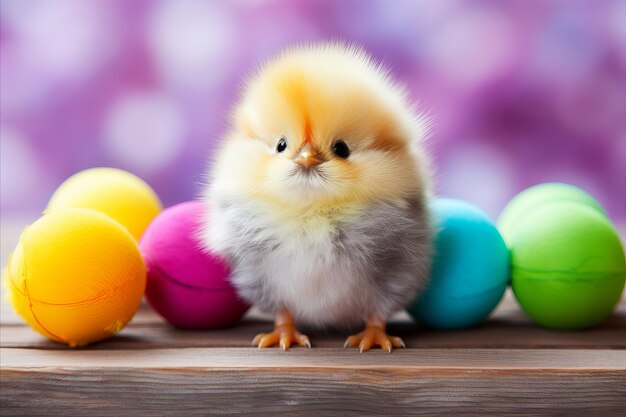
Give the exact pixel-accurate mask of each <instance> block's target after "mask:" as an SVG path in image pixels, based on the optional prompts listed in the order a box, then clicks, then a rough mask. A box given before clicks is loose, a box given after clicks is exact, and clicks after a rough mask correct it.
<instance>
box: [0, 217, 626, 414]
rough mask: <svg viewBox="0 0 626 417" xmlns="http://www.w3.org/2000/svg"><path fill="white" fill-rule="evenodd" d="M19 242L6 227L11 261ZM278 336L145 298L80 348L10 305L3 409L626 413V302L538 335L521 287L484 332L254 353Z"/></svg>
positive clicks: (396, 325) (0, 364)
mask: <svg viewBox="0 0 626 417" xmlns="http://www.w3.org/2000/svg"><path fill="white" fill-rule="evenodd" d="M14 229H15V230H18V228H14ZM8 240H11V239H10V238H7V237H6V235H5V229H3V236H2V243H3V248H2V258H3V259H5V258H6V254H5V251H6V241H8ZM3 298H4V297H3ZM269 329H271V317H268V316H267V315H263V314H261V313H259V312H258V311H256V310H254V309H253V310H251V311H250V312H249V313H248V314H247V315H246V317H245V318H244V319H243V320H242V321H241V322H240V323H239V324H238V325H236V326H234V327H231V328H228V329H220V330H211V331H184V330H179V329H176V328H173V327H171V326H169V325H168V324H167V323H165V322H164V321H163V319H161V318H160V317H159V316H158V315H156V314H155V313H154V312H153V311H152V310H151V309H150V308H149V307H148V306H147V305H145V304H144V305H143V306H142V307H141V309H140V310H139V311H138V313H137V315H136V316H135V318H134V319H133V321H132V322H131V323H130V324H129V325H128V326H127V327H126V328H125V329H124V330H123V331H122V332H120V333H119V334H118V335H116V336H115V337H113V338H111V339H109V340H106V341H103V342H100V343H96V344H94V345H92V346H89V347H87V348H83V349H70V348H68V347H66V346H64V345H62V344H58V343H55V342H52V341H50V340H48V339H46V338H44V337H42V336H40V335H39V334H37V333H35V332H34V331H33V330H31V329H30V328H29V327H28V326H26V325H24V323H23V322H22V320H21V319H20V318H19V317H17V316H16V315H15V313H14V312H13V311H12V309H11V307H10V306H8V305H7V303H6V302H5V301H4V299H3V300H2V302H1V303H0V414H2V415H3V416H4V415H23V416H51V415H77V416H78V415H81V416H82V415H88V416H97V415H115V416H134V415H222V414H229V413H237V412H239V413H245V414H251V415H252V414H256V415H268V414H269V415H272V414H276V413H278V412H287V413H291V414H298V415H314V416H322V415H366V414H388V415H435V414H446V413H449V414H454V415H503V414H511V415H555V414H559V415H568V416H569V415H581V416H589V415H601V416H612V415H621V416H626V401H625V400H624V399H625V398H626V300H625V299H622V302H621V303H620V305H619V307H618V309H617V310H616V312H615V313H614V314H613V315H612V316H611V317H610V318H609V320H607V321H606V322H605V323H603V324H602V325H601V326H599V327H597V328H594V329H590V330H586V331H576V332H560V331H552V330H546V329H542V328H540V327H538V326H537V325H535V324H534V323H533V322H532V321H531V320H530V319H529V318H528V317H527V316H526V315H525V314H524V313H523V312H522V311H521V310H520V309H519V307H518V306H517V304H516V303H515V301H514V299H513V297H512V296H511V294H510V293H507V295H506V296H505V298H504V300H503V301H502V302H501V304H500V305H499V306H498V308H497V309H496V311H495V312H494V313H493V314H492V316H491V317H490V318H489V320H488V321H487V322H486V323H484V324H483V325H481V326H478V327H476V328H474V329H468V330H462V331H435V330H431V329H425V328H420V327H419V326H418V325H416V324H415V323H413V322H412V320H411V319H410V318H409V317H408V315H407V314H406V313H404V314H400V315H398V316H396V317H394V319H393V320H392V322H391V323H390V324H389V332H390V333H392V334H397V335H400V336H402V337H403V338H404V340H405V342H406V344H407V348H406V349H399V350H395V351H394V352H393V353H392V354H387V353H385V352H382V351H380V350H373V351H370V352H366V353H363V354H359V352H358V350H356V349H343V348H342V345H343V340H344V338H345V337H346V333H345V332H344V333H342V332H336V331H329V332H320V331H309V332H308V334H309V336H310V337H311V341H312V343H313V348H312V349H307V348H294V349H291V350H289V351H287V352H283V351H281V350H279V349H277V348H271V349H265V350H259V349H256V348H253V347H250V341H251V339H252V337H253V336H254V335H255V334H256V333H258V332H261V331H267V330H269Z"/></svg>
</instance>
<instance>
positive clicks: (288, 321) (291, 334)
mask: <svg viewBox="0 0 626 417" xmlns="http://www.w3.org/2000/svg"><path fill="white" fill-rule="evenodd" d="M293 343H297V344H298V345H299V346H306V347H311V342H310V341H309V338H308V336H306V335H304V334H302V333H300V332H299V331H297V330H296V327H295V326H294V324H293V318H292V317H291V314H289V312H288V311H287V310H281V311H280V312H278V314H276V321H275V322H274V330H273V331H272V332H271V333H259V334H257V335H256V336H255V338H254V339H253V340H252V345H253V346H258V347H259V349H260V348H264V347H270V346H275V345H279V346H280V347H281V348H282V349H283V350H287V349H289V347H290V346H291V345H292V344H293Z"/></svg>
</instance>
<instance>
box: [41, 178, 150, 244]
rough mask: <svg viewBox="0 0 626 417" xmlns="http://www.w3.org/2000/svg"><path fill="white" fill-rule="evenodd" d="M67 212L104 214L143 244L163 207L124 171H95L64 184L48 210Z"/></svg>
mask: <svg viewBox="0 0 626 417" xmlns="http://www.w3.org/2000/svg"><path fill="white" fill-rule="evenodd" d="M66 208H86V209H92V210H97V211H100V212H102V213H104V214H106V215H107V216H110V217H112V218H113V219H115V220H117V221H118V222H120V223H121V224H122V225H123V226H125V227H126V228H127V229H128V231H129V232H130V233H131V234H132V235H133V236H134V237H135V239H136V240H139V239H140V238H141V235H142V234H143V232H144V230H146V228H147V227H148V225H149V224H150V222H151V221H152V219H153V218H155V217H156V215H157V214H159V212H160V211H161V209H162V205H161V201H160V200H159V197H158V196H157V195H156V193H155V192H154V190H152V188H150V186H149V185H148V184H147V183H146V182H145V181H143V180H142V179H141V178H139V177H137V176H135V175H133V174H131V173H129V172H126V171H122V170H120V169H115V168H92V169H87V170H85V171H81V172H79V173H77V174H75V175H72V176H71V177H70V178H68V179H67V180H66V181H65V182H64V183H63V184H61V186H60V187H59V188H58V189H57V190H56V191H55V192H54V194H53V195H52V198H51V199H50V202H49V203H48V208H47V209H46V210H47V211H50V212H52V211H56V210H61V209H66Z"/></svg>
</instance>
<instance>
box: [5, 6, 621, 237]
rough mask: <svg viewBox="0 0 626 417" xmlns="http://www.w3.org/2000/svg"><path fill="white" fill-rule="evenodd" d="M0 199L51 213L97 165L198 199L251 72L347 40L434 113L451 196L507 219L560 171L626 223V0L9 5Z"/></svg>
mask: <svg viewBox="0 0 626 417" xmlns="http://www.w3.org/2000/svg"><path fill="white" fill-rule="evenodd" d="M0 4H1V11H0V48H1V49H0V71H1V72H0V75H1V77H0V99H1V102H0V104H1V106H0V110H1V112H0V135H1V141H2V148H1V156H2V159H1V209H2V213H3V215H4V214H6V213H16V212H33V211H40V210H42V209H43V207H44V206H45V204H46V202H47V200H48V198H49V197H50V195H51V193H52V191H53V190H54V189H55V188H56V187H57V186H58V185H59V184H60V183H61V182H62V181H63V180H64V179H65V178H66V177H68V176H69V175H71V174H73V173H75V172H76V171H79V170H81V169H84V168H88V167H94V166H114V167H119V168H123V169H127V170H129V171H131V172H134V173H136V174H137V175H139V176H141V177H143V178H144V179H146V180H147V181H148V182H149V183H150V184H152V186H153V187H154V188H155V189H156V191H157V192H158V193H159V195H160V196H161V197H162V199H163V201H164V203H165V204H166V205H171V204H174V203H176V202H179V201H183V200H187V199H190V198H193V197H194V196H196V195H198V193H199V190H200V183H201V179H202V176H203V173H204V171H205V166H206V161H207V160H208V158H209V157H210V155H211V152H212V149H213V147H214V144H215V143H216V141H217V140H218V138H219V136H220V134H221V133H222V132H224V129H225V127H226V117H227V114H228V112H229V110H230V107H231V105H232V104H233V102H234V100H235V98H236V96H237V89H238V87H239V86H240V85H241V78H242V77H243V76H244V75H245V74H248V73H249V72H250V71H252V70H254V69H255V68H256V67H257V65H258V63H259V62H260V61H262V60H263V59H265V58H266V57H268V56H271V55H272V54H274V53H276V52H277V51H279V50H280V49H281V48H283V47H285V46H288V45H292V44H294V43H301V42H311V41H318V40H333V39H340V40H345V41H349V42H356V43H358V44H361V45H363V46H364V47H365V48H366V49H367V50H368V51H370V52H371V53H372V54H373V55H374V56H375V57H376V58H378V59H381V60H383V61H384V62H385V63H386V64H387V65H389V66H390V67H391V68H392V72H393V74H394V75H395V77H396V78H397V79H398V80H401V81H403V82H405V83H406V84H407V85H408V87H409V88H410V91H411V92H412V95H413V98H414V99H415V100H416V101H419V103H420V105H421V108H422V109H423V110H425V111H426V112H427V113H429V114H430V115H431V116H432V117H433V118H434V120H435V124H436V128H435V130H434V135H433V137H432V140H431V142H430V146H431V149H432V152H433V155H434V158H435V162H436V163H435V166H436V168H437V183H438V186H437V190H438V194H439V195H444V196H453V197H459V198H464V199H467V200H469V201H471V202H474V203H476V204H477V205H478V206H479V207H481V208H483V209H484V210H486V211H487V212H488V213H489V214H490V215H491V216H493V217H495V216H497V214H498V213H499V212H500V210H501V208H502V207H503V206H504V204H506V202H507V201H508V200H509V199H510V198H511V197H512V196H513V195H514V194H516V193H517V192H519V191H520V190H522V189H523V188H525V187H527V186H530V185H533V184H535V183H539V182H544V181H564V182H569V183H572V184H575V185H578V186H581V187H583V188H585V189H587V190H588V191H589V192H591V193H592V194H594V195H595V196H596V197H597V198H598V199H599V200H600V201H601V202H602V204H604V205H605V206H606V208H607V210H608V212H609V214H610V215H611V217H612V218H613V219H614V220H616V221H617V222H618V223H620V224H622V225H623V224H624V222H626V2H625V1H592V0H590V1H525V0H519V1H506V2H505V1H472V2H461V1H450V0H445V1H442V0H437V1H388V0H379V1H357V0H354V1H346V0H344V1H332V0H325V1H292V0H275V1H270V0H267V1H262V0H254V1H253V0H247V1H244V0H239V1H230V2H225V1H202V0H190V1H186V0H182V1H140V0H134V1H121V0H120V1H112V0H102V1H88V0H76V1H65V0H54V1H52V0H47V1H43V0H42V1H28V0H2V1H1V3H0Z"/></svg>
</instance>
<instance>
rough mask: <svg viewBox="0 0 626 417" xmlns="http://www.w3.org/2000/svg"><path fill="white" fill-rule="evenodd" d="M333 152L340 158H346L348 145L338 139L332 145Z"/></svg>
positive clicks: (348, 150)
mask: <svg viewBox="0 0 626 417" xmlns="http://www.w3.org/2000/svg"><path fill="white" fill-rule="evenodd" d="M333 153H334V154H335V155H337V156H338V157H340V158H343V159H346V158H347V157H348V156H350V149H349V148H348V145H346V142H344V141H342V140H338V141H337V142H335V144H334V145H333Z"/></svg>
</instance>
